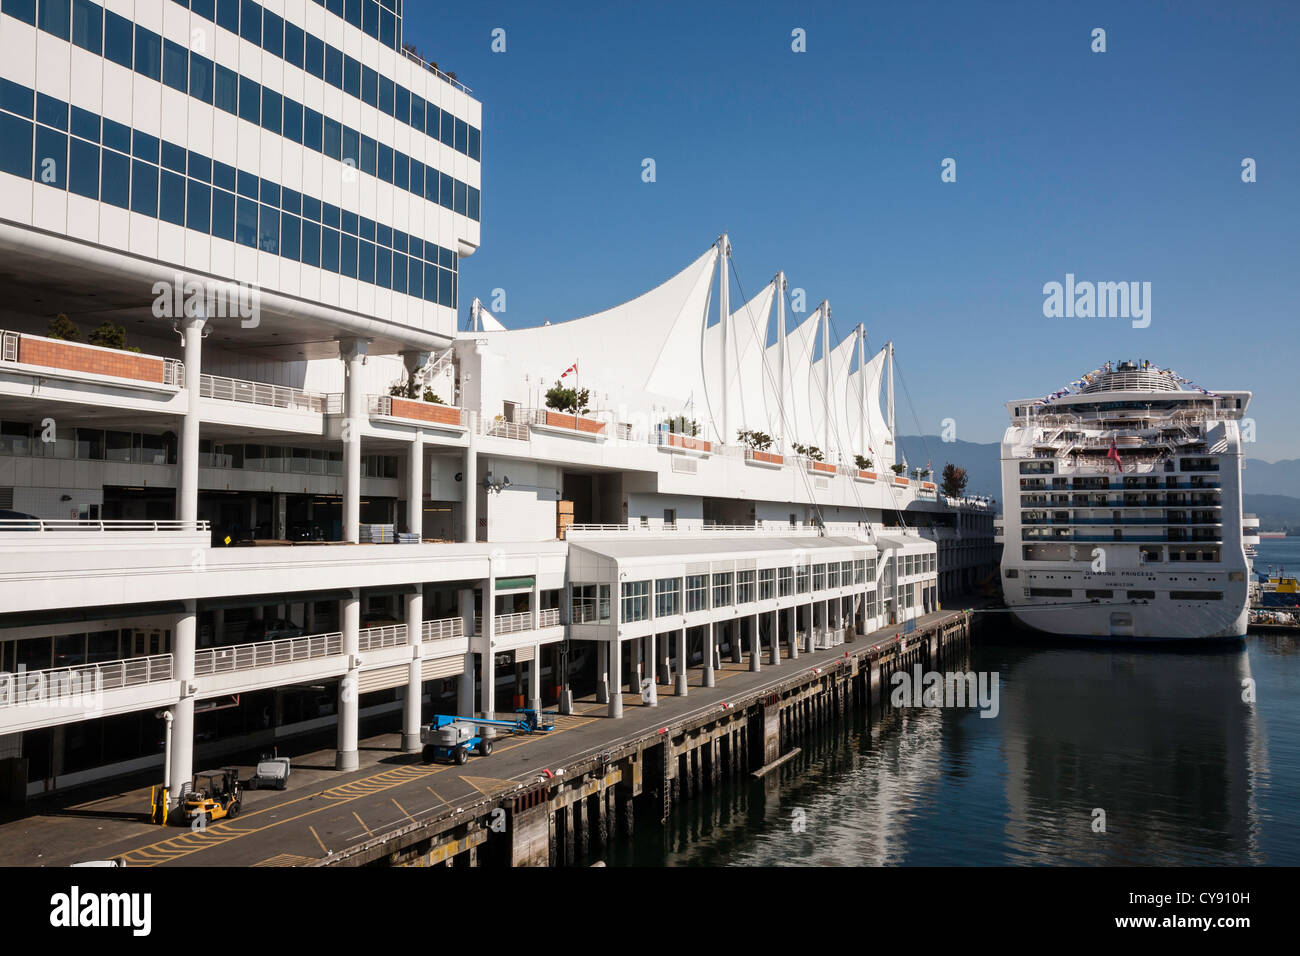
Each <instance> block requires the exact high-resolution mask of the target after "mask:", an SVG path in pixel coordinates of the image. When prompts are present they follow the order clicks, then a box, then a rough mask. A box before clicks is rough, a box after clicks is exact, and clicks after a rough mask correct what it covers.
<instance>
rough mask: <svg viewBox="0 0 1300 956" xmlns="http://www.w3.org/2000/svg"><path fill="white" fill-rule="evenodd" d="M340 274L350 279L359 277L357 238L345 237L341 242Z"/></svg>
mask: <svg viewBox="0 0 1300 956" xmlns="http://www.w3.org/2000/svg"><path fill="white" fill-rule="evenodd" d="M339 272H340V273H341V274H342V275H345V276H347V277H348V278H349V279H355V278H356V277H357V237H356V236H343V237H341V239H340V242H339Z"/></svg>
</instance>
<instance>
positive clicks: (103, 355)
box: [5, 333, 180, 385]
mask: <svg viewBox="0 0 1300 956" xmlns="http://www.w3.org/2000/svg"><path fill="white" fill-rule="evenodd" d="M5 335H6V337H9V336H11V335H12V333H5ZM17 339H18V342H17V346H18V348H17V362H18V363H19V364H20V365H36V366H40V367H42V368H55V369H62V370H63V371H65V372H82V373H86V374H90V375H107V376H111V377H112V378H126V379H132V380H133V381H137V382H148V383H149V384H151V385H179V384H180V381H179V376H178V375H177V374H175V373H173V374H168V371H169V370H168V368H167V366H168V364H169V363H168V360H166V359H164V358H162V357H161V356H158V355H141V354H140V353H138V352H126V351H123V350H121V349H110V348H104V347H103V346H99V345H86V344H84V343H81V342H66V341H62V340H60V339H49V338H45V337H44V336H42V335H28V334H26V333H23V334H21V335H18V336H17ZM5 351H6V352H8V351H9V349H8V348H6V350H5ZM171 364H173V365H179V363H171Z"/></svg>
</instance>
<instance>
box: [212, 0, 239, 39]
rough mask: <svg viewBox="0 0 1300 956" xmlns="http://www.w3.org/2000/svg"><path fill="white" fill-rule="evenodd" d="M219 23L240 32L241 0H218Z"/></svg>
mask: <svg viewBox="0 0 1300 956" xmlns="http://www.w3.org/2000/svg"><path fill="white" fill-rule="evenodd" d="M217 25H218V26H220V27H224V28H225V29H227V30H229V31H230V32H231V33H234V34H238V33H239V0H217Z"/></svg>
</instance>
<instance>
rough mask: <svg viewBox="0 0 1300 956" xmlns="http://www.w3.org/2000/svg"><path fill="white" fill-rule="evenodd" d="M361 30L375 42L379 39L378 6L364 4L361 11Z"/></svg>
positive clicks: (375, 4)
mask: <svg viewBox="0 0 1300 956" xmlns="http://www.w3.org/2000/svg"><path fill="white" fill-rule="evenodd" d="M361 29H363V30H365V31H366V33H367V34H368V35H369V36H372V37H374V38H375V39H376V40H378V39H379V4H377V3H370V2H368V3H366V5H365V8H364V9H363V10H362V11H361Z"/></svg>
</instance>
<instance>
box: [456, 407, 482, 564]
mask: <svg viewBox="0 0 1300 956" xmlns="http://www.w3.org/2000/svg"><path fill="white" fill-rule="evenodd" d="M461 478H462V479H463V480H462V481H461V486H462V490H463V491H464V493H465V508H464V511H465V526H464V528H462V529H461V538H460V540H461V541H463V542H465V543H467V544H473V543H474V542H476V541H477V540H478V412H476V411H473V410H471V411H470V413H469V443H468V444H467V445H466V446H465V467H464V468H463V469H462V472H461Z"/></svg>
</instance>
